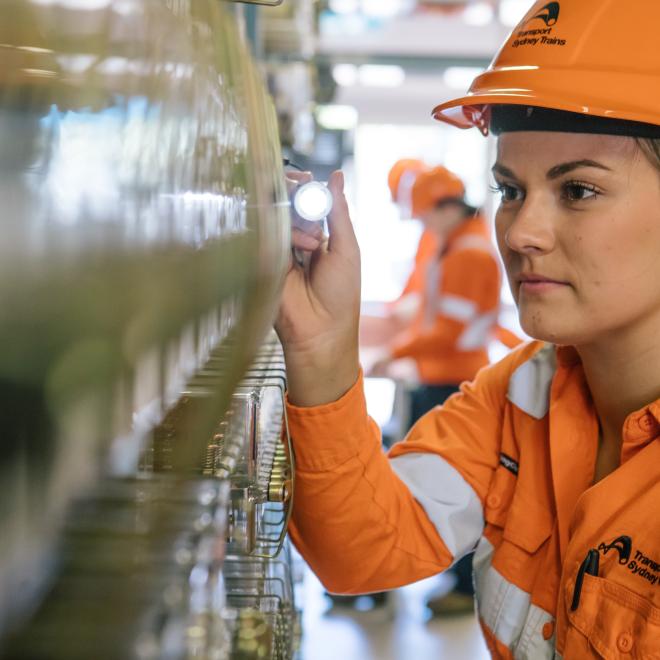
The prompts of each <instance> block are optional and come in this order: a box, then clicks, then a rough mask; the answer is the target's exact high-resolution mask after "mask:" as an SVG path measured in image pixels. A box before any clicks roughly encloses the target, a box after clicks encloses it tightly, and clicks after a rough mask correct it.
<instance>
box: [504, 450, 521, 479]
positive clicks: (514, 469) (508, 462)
mask: <svg viewBox="0 0 660 660" xmlns="http://www.w3.org/2000/svg"><path fill="white" fill-rule="evenodd" d="M500 465H501V466H502V467H504V468H506V469H507V470H508V471H509V472H511V474H515V475H516V476H518V461H514V460H513V459H512V458H511V456H507V455H506V454H500Z"/></svg>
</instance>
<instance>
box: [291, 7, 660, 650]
mask: <svg viewBox="0 0 660 660" xmlns="http://www.w3.org/2000/svg"><path fill="white" fill-rule="evenodd" d="M658 19H660V3H649V2H645V1H644V0H632V1H629V2H626V3H621V2H616V1H615V0H563V2H561V4H560V3H557V2H552V3H549V4H546V5H544V4H543V2H541V3H537V4H536V5H535V6H534V7H533V8H532V9H531V10H530V12H528V14H527V15H526V16H525V18H524V19H523V21H522V23H521V24H520V25H519V26H518V27H517V28H516V29H515V30H514V32H513V33H512V35H511V37H510V38H509V40H508V42H507V43H506V44H505V46H504V47H503V49H502V50H501V51H500V53H499V54H498V56H497V57H496V59H495V61H494V63H493V65H492V66H491V68H490V69H489V70H488V71H487V72H486V73H484V74H482V76H480V77H479V78H477V79H476V80H475V82H474V83H473V85H472V88H471V90H470V93H469V95H468V96H467V97H465V98H462V99H458V100H456V101H453V102H451V103H450V104H445V105H444V106H441V107H440V108H438V109H436V116H437V117H438V118H440V119H444V120H449V121H451V122H453V123H456V124H459V125H464V126H465V125H478V126H479V127H480V128H481V129H482V131H484V132H486V131H488V130H490V131H492V132H493V133H495V134H496V135H498V136H499V137H498V148H497V162H496V164H495V166H494V168H493V171H494V176H495V180H496V185H497V188H498V190H500V192H501V197H502V201H501V205H500V208H499V210H498V213H497V218H496V229H497V237H498V245H499V248H500V250H501V252H502V256H503V259H504V263H505V267H506V270H507V275H508V279H509V283H510V286H511V289H512V291H513V294H514V298H515V299H516V302H517V305H518V309H519V315H520V320H521V324H522V326H523V329H524V330H525V331H526V332H527V333H528V334H529V335H531V336H532V337H534V338H536V339H538V340H539V341H534V342H532V343H531V344H528V345H525V346H523V347H522V348H520V349H518V350H516V351H514V352H513V353H511V354H510V355H509V356H507V357H506V358H505V359H504V360H503V361H502V362H500V363H498V364H496V365H493V366H492V367H488V368H486V369H484V370H482V371H481V372H480V373H479V375H478V376H477V378H476V379H475V381H474V382H473V383H471V384H469V385H466V386H464V387H463V388H462V391H461V393H459V394H457V395H454V396H453V397H451V398H450V399H449V400H448V401H447V403H446V404H445V405H444V406H443V408H442V409H439V410H435V411H433V412H431V413H429V414H428V415H426V416H425V417H424V418H423V419H422V420H420V421H419V422H418V424H417V425H416V426H415V427H414V428H413V429H412V431H411V433H410V434H409V436H408V438H407V439H406V441H405V442H402V443H399V444H398V445H396V446H395V447H394V448H393V449H392V451H391V452H390V454H389V456H388V457H385V456H383V455H382V454H381V452H380V448H379V443H378V438H377V432H376V430H375V429H374V426H373V424H372V423H371V422H370V421H369V419H368V417H367V415H366V412H365V410H364V400H363V396H362V389H361V383H360V376H359V367H358V364H357V347H356V343H357V342H356V335H357V318H356V317H357V310H358V306H359V296H358V288H357V286H356V281H357V280H358V278H359V254H358V250H357V247H356V245H355V240H354V237H353V234H352V231H351V227H350V221H349V218H348V215H347V213H346V208H345V205H344V203H343V201H342V199H341V175H339V174H337V175H335V176H334V177H333V179H332V186H333V189H334V191H335V192H336V194H337V196H338V198H339V203H338V205H337V208H336V210H335V212H334V215H333V218H332V235H331V237H330V244H329V248H328V251H327V252H326V253H324V254H319V255H318V257H317V259H316V261H315V266H316V267H315V268H314V269H312V270H311V271H310V272H308V273H301V272H300V271H292V272H291V273H290V274H289V281H288V282H287V285H286V289H285V292H284V298H283V303H282V308H281V311H280V318H279V320H278V328H279V332H280V336H281V337H282V340H283V342H284V344H285V351H286V357H287V365H288V368H289V378H290V383H289V387H290V391H289V399H290V406H289V415H290V417H289V423H290V429H291V433H292V437H293V438H294V442H295V448H296V452H297V458H298V468H299V471H298V481H297V489H298V490H297V493H296V497H297V501H296V512H295V521H294V526H293V529H292V535H293V538H294V540H295V541H296V543H297V545H298V547H299V548H301V550H302V552H303V554H304V555H305V556H306V558H307V560H308V561H309V563H310V565H311V566H312V568H313V569H314V570H315V571H316V572H317V573H318V574H319V575H320V576H321V578H322V579H323V580H324V581H325V583H326V585H327V586H328V587H329V588H330V589H333V590H338V591H352V592H357V591H369V590H371V589H383V588H389V587H395V586H399V585H401V584H404V583H406V582H411V581H414V580H417V579H420V578H423V577H426V576H428V575H432V574H434V573H437V572H439V571H442V570H444V569H446V568H447V567H448V566H450V565H451V564H452V563H453V562H454V561H456V559H458V558H460V557H461V556H462V555H464V554H465V553H467V552H469V551H470V550H471V549H472V548H474V547H475V546H476V551H475V558H474V572H475V585H476V597H477V609H478V613H479V617H480V621H481V624H482V628H483V631H484V634H485V636H486V639H487V643H488V645H489V648H490V650H491V652H492V654H493V656H494V657H498V658H511V657H515V658H530V659H531V658H534V659H536V658H552V657H565V658H592V657H594V658H595V657H612V658H619V657H638V658H645V657H654V656H657V653H658V649H660V588H659V582H660V520H659V519H658V516H657V511H656V508H657V503H658V501H659V498H660V442H659V441H658V439H659V437H660V401H659V400H658V397H660V340H659V339H658V336H659V332H660V258H658V257H659V256H660V254H659V253H660V173H659V171H660V110H659V109H658V108H660V98H659V97H660V85H658V82H659V80H658V72H659V71H660V50H659V49H658V48H657V40H656V39H655V32H656V29H657V28H656V25H657V24H658ZM452 109H454V110H452ZM456 109H457V111H456ZM314 240H316V239H314ZM306 245H307V247H308V248H310V249H312V248H313V247H314V246H313V245H312V241H311V240H310V241H309V242H307V243H306ZM303 293H304V295H306V296H307V297H308V300H311V301H313V303H314V305H313V306H312V305H308V306H307V307H303V306H302V305H301V303H300V301H301V299H302V298H301V294H303ZM296 301H297V302H298V303H299V304H298V308H297V309H296V315H294V314H293V309H292V304H293V303H294V302H296Z"/></svg>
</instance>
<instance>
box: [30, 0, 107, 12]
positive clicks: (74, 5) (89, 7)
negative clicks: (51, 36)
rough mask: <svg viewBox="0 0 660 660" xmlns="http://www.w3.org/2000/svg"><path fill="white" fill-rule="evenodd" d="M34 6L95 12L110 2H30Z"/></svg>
mask: <svg viewBox="0 0 660 660" xmlns="http://www.w3.org/2000/svg"><path fill="white" fill-rule="evenodd" d="M32 2H33V3H34V4H36V5H45V6H49V5H58V6H59V7H62V8H64V9H76V10H86V11H96V10H97V9H104V8H105V7H108V6H109V5H110V3H111V2H112V0H32Z"/></svg>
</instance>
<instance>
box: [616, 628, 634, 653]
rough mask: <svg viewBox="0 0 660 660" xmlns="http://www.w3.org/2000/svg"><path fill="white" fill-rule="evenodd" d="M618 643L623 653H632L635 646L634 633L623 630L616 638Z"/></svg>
mask: <svg viewBox="0 0 660 660" xmlns="http://www.w3.org/2000/svg"><path fill="white" fill-rule="evenodd" d="M616 645H617V648H618V649H619V651H621V653H630V650H631V649H632V647H633V638H632V635H631V634H630V633H627V632H622V633H621V634H620V635H619V636H618V638H617V640H616Z"/></svg>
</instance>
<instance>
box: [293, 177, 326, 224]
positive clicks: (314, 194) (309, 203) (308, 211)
mask: <svg viewBox="0 0 660 660" xmlns="http://www.w3.org/2000/svg"><path fill="white" fill-rule="evenodd" d="M293 207H294V209H295V210H296V213H297V214H298V215H299V216H300V217H301V218H304V219H305V220H312V221H317V220H323V218H325V217H326V216H327V215H328V213H330V209H331V208H332V194H331V193H330V191H329V190H328V189H327V188H326V187H325V186H324V185H323V184H322V183H320V182H318V181H310V182H309V183H305V184H304V185H302V186H300V188H298V189H297V190H296V193H295V196H294V199H293Z"/></svg>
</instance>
